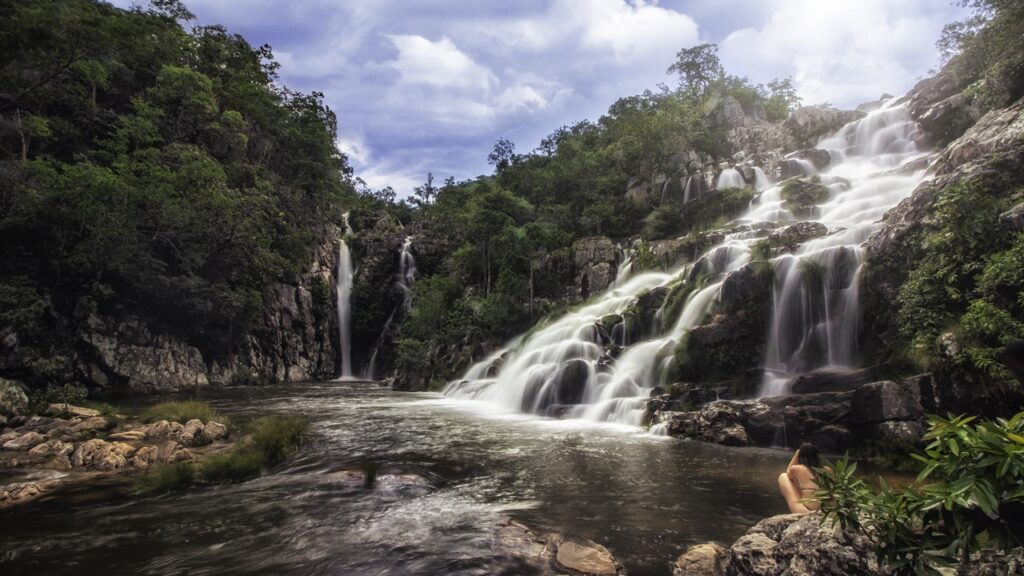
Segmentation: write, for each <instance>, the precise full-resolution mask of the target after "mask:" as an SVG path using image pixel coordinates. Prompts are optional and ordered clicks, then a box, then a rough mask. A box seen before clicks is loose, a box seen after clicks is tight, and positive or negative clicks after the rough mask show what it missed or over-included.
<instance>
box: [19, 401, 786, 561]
mask: <svg viewBox="0 0 1024 576" xmlns="http://www.w3.org/2000/svg"><path fill="white" fill-rule="evenodd" d="M214 394H215V395H214V396H212V397H211V398H210V400H211V402H212V403H213V404H214V406H215V407H216V409H217V410H219V411H221V412H223V413H225V414H227V415H229V416H232V417H243V418H244V417H247V416H252V415H257V414H267V413H289V414H301V415H305V416H307V417H308V418H309V419H310V420H311V421H312V423H313V425H312V429H311V440H310V442H309V443H308V444H306V445H305V446H304V447H303V448H302V449H301V450H300V451H299V453H298V454H296V455H295V457H293V458H292V459H291V460H290V461H289V462H288V463H287V464H285V465H283V466H281V467H279V468H278V469H276V470H274V471H273V472H272V473H271V474H268V475H265V476H263V477H261V478H259V479H256V480H252V481H249V482H245V483H241V484H234V485H225V486H213V487H201V488H196V489H193V490H190V491H187V492H182V493H178V494H172V495H167V496H156V497H152V496H151V497H139V496H135V495H131V494H130V492H129V491H127V490H126V487H125V486H124V483H123V482H122V481H119V480H108V481H103V482H98V483H90V484H87V485H78V486H70V487H68V488H67V489H65V490H62V491H61V492H58V493H57V494H56V495H54V496H53V497H50V498H47V499H44V500H40V501H36V502H34V503H30V504H28V505H23V506H17V507H13V508H9V509H7V510H4V511H2V512H0V518H2V520H3V521H2V522H0V572H3V573H4V574H6V575H9V576H14V575H20V574H32V575H37V574H76V575H81V574H105V575H106V574H251V573H265V574H271V573H272V574H374V575H399V574H401V575H405V574H494V573H500V572H502V571H503V570H506V569H507V566H506V565H505V563H506V562H507V560H506V559H504V558H502V557H501V554H500V553H498V552H496V551H495V549H494V546H493V544H492V535H493V533H494V530H495V527H496V526H497V525H498V524H499V523H500V522H502V521H503V520H505V519H508V518H511V519H514V520H517V521H519V522H522V523H523V524H525V525H527V526H529V527H530V528H532V529H534V530H537V531H555V532H560V533H563V534H566V535H571V536H578V537H583V538H589V539H592V540H594V541H597V542H600V543H602V544H604V545H605V546H607V547H608V548H609V549H611V550H612V552H613V553H614V554H615V556H616V557H617V558H618V559H619V560H620V561H621V562H622V563H623V564H625V566H626V568H627V570H628V571H629V573H630V574H632V575H644V574H651V575H656V574H669V573H670V572H671V571H670V563H671V562H672V561H673V560H674V559H675V558H676V556H677V555H678V554H679V553H680V552H682V551H683V550H684V549H685V548H686V547H687V546H689V545H692V544H695V543H699V542H705V541H708V540H716V541H720V542H725V543H728V542H731V541H732V540H734V539H736V538H737V537H738V536H740V535H741V534H743V533H744V532H745V531H746V530H747V529H748V528H749V527H750V526H751V525H753V524H754V523H756V522H757V521H758V520H760V519H761V518H763V517H765V516H769V515H772V514H780V513H784V512H786V506H785V503H784V502H783V500H782V499H781V497H779V495H778V492H777V488H776V477H777V476H778V473H779V472H780V471H781V470H782V469H784V467H785V465H786V463H787V461H788V458H789V454H788V453H785V452H781V451H773V450H758V449H733V448H726V447H722V446H716V445H709V444H703V443H698V442H686V441H678V440H673V439H669V438H658V437H653V436H649V435H646V434H643V433H640V432H639V431H638V430H636V429H631V428H626V427H615V426H611V425H607V424H592V423H583V422H580V421H559V420H544V419H538V418H533V417H527V416H522V415H512V414H503V413H500V412H494V411H491V410H490V409H489V408H488V405H486V404H483V403H479V402H471V401H453V400H450V399H447V398H444V397H441V396H439V395H437V394H431V393H398V392H391V391H389V390H386V389H382V388H380V387H379V386H377V385H376V384H374V383H362V382H326V383H309V384H292V385H287V386H272V387H262V388H235V389H227V390H223V391H220V392H216V393H214ZM368 465H374V466H376V469H377V470H378V472H379V474H382V475H384V474H415V475H419V476H421V477H424V478H426V479H427V480H428V481H429V486H423V485H417V484H415V483H397V484H388V483H381V484H380V485H379V486H378V487H377V488H375V489H370V490H368V489H363V488H362V487H360V486H357V485H352V484H351V483H344V482H338V481H337V476H336V475H335V474H334V473H337V472H340V471H344V470H349V469H353V468H356V469H362V468H365V467H367V466H368ZM506 571H507V570H506ZM510 573H511V572H510Z"/></svg>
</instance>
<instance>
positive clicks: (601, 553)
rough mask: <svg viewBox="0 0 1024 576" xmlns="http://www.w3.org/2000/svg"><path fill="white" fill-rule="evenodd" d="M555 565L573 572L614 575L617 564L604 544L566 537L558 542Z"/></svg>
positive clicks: (617, 567)
mask: <svg viewBox="0 0 1024 576" xmlns="http://www.w3.org/2000/svg"><path fill="white" fill-rule="evenodd" d="M555 565H556V566H557V567H559V568H561V569H563V570H569V571H570V572H572V573H574V574H586V575H588V576H591V575H592V576H615V575H616V574H617V573H619V566H618V565H617V563H616V562H615V557H614V556H612V553H611V552H609V551H608V549H607V548H605V547H604V546H602V545H600V544H598V543H596V542H591V541H590V540H581V539H576V538H572V539H567V540H564V541H562V542H560V543H559V544H558V551H557V552H556V553H555Z"/></svg>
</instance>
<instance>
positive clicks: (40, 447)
mask: <svg viewBox="0 0 1024 576" xmlns="http://www.w3.org/2000/svg"><path fill="white" fill-rule="evenodd" d="M65 446H67V444H65V443H64V442H61V441H60V440H48V441H46V442H44V443H42V444H37V445H36V446H35V448H32V449H31V450H29V451H28V453H29V454H31V455H33V456H50V455H56V454H58V453H60V452H61V451H63V450H64V447H65Z"/></svg>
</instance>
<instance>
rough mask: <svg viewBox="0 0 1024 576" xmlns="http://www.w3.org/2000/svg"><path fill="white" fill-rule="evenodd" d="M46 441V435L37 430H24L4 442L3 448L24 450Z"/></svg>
mask: <svg viewBox="0 0 1024 576" xmlns="http://www.w3.org/2000/svg"><path fill="white" fill-rule="evenodd" d="M43 442H46V436H43V435H42V434H40V433H38V432H26V433H24V434H21V435H19V436H18V437H16V438H13V439H11V440H8V441H7V442H4V444H3V449H4V450H15V451H25V450H30V449H32V448H34V447H35V446H37V445H39V444H42V443H43Z"/></svg>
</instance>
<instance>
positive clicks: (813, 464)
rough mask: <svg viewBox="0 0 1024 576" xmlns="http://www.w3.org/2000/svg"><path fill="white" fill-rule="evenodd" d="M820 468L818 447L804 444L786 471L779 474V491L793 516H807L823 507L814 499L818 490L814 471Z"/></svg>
mask: <svg viewBox="0 0 1024 576" xmlns="http://www.w3.org/2000/svg"><path fill="white" fill-rule="evenodd" d="M820 467H821V459H820V458H818V447H817V446H815V445H814V444H811V443H810V442H804V443H803V444H801V445H800V449H799V450H797V451H796V454H793V459H792V460H790V461H789V466H787V467H786V471H785V472H783V473H782V474H779V491H780V492H782V496H783V498H785V499H786V503H787V504H789V511H790V512H792V513H793V514H807V513H808V512H811V511H814V510H817V509H818V508H820V507H821V504H819V503H818V501H817V500H815V499H814V491H815V490H817V489H818V484H817V483H816V482H815V479H816V477H815V474H814V469H815V468H820Z"/></svg>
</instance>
